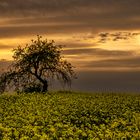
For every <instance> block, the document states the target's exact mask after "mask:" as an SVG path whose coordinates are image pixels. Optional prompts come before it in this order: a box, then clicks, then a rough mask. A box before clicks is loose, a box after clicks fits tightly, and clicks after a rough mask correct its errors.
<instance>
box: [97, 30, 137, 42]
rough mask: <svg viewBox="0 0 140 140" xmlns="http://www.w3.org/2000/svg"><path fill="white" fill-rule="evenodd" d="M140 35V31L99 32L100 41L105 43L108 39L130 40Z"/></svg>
mask: <svg viewBox="0 0 140 140" xmlns="http://www.w3.org/2000/svg"><path fill="white" fill-rule="evenodd" d="M138 35H140V33H131V32H116V33H107V32H104V33H99V42H100V43H105V42H106V41H110V40H113V41H118V40H128V39H131V38H133V37H136V36H138Z"/></svg>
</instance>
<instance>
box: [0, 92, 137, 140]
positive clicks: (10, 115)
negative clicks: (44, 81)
mask: <svg viewBox="0 0 140 140" xmlns="http://www.w3.org/2000/svg"><path fill="white" fill-rule="evenodd" d="M19 139H20V140H79V139H81V140H94V139H95V140H102V139H103V140H117V139H118V140H120V139H123V140H125V139H126V140H129V139H130V140H136V139H137V140H140V95H136V94H135V95H131V94H86V93H85V94H84V93H66V94H65V93H61V92H58V93H49V94H21V95H16V94H13V95H1V96H0V140H19Z"/></svg>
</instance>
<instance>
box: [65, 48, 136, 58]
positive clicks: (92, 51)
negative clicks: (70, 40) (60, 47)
mask: <svg viewBox="0 0 140 140" xmlns="http://www.w3.org/2000/svg"><path fill="white" fill-rule="evenodd" d="M64 54H68V55H80V56H81V55H84V54H86V55H91V56H100V57H106V58H107V57H117V58H118V57H129V56H134V55H135V52H133V51H119V50H105V49H100V48H88V47H87V48H81V49H74V48H73V49H67V50H64Z"/></svg>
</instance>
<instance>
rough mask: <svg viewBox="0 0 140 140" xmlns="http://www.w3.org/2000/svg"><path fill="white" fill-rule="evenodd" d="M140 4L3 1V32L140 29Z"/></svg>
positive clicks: (74, 0) (99, 0)
mask: <svg viewBox="0 0 140 140" xmlns="http://www.w3.org/2000/svg"><path fill="white" fill-rule="evenodd" d="M139 7H140V2H139V0H123V1H122V0H117V1H114V0H106V1H104V0H94V1H93V0H88V1H87V0H67V1H66V0H59V1H58V0H26V2H25V1H19V0H12V1H11V0H1V1H0V17H1V21H0V22H1V23H2V24H3V25H2V24H1V27H0V34H1V36H2V34H4V35H3V36H16V35H18V36H19V35H27V34H36V33H37V32H39V33H46V32H49V33H60V32H61V33H75V32H96V31H103V30H105V31H106V30H135V29H137V30H139V29H140V18H139V17H140V11H139ZM7 25H8V27H7ZM15 26H16V27H15ZM17 26H18V27H17ZM7 32H8V33H7ZM14 32H15V34H14Z"/></svg>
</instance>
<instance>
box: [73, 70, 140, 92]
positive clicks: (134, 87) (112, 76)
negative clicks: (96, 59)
mask: <svg viewBox="0 0 140 140" xmlns="http://www.w3.org/2000/svg"><path fill="white" fill-rule="evenodd" d="M139 83H140V71H80V72H78V79H77V80H75V81H74V82H73V84H72V89H73V90H78V91H91V92H100V93H101V92H103V93H104V92H107V93H111V92H125V93H131V92H132V93H135V92H138V93H140V86H139Z"/></svg>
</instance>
